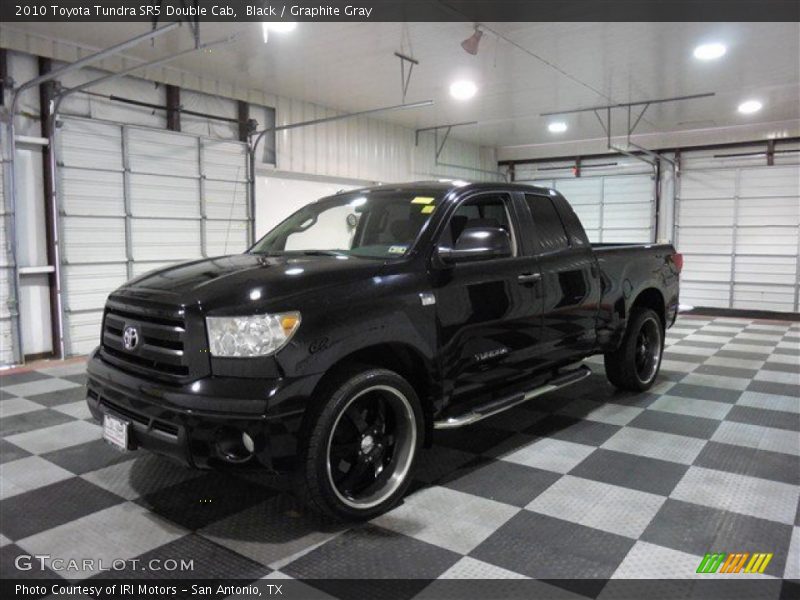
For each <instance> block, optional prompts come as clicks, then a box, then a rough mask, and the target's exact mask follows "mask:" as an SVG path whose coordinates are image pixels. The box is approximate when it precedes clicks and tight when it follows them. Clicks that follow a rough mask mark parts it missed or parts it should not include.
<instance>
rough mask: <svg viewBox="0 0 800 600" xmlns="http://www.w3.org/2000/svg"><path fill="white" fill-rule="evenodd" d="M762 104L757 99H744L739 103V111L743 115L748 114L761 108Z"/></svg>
mask: <svg viewBox="0 0 800 600" xmlns="http://www.w3.org/2000/svg"><path fill="white" fill-rule="evenodd" d="M762 106H763V104H761V102H759V101H758V100H746V101H744V102H742V103H741V104H740V105H739V112H740V113H742V114H743V115H750V114H753V113H754V112H758V111H760V110H761V107H762Z"/></svg>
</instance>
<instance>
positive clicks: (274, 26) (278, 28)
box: [261, 21, 297, 44]
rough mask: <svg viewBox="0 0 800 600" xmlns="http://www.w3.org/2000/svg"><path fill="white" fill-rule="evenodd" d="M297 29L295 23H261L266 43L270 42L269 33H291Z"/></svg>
mask: <svg viewBox="0 0 800 600" xmlns="http://www.w3.org/2000/svg"><path fill="white" fill-rule="evenodd" d="M295 29H297V23H295V22H294V21H269V22H268V23H261V31H262V32H263V34H264V43H265V44H266V43H267V42H268V41H269V32H270V31H274V32H275V33H289V32H290V31H294V30H295Z"/></svg>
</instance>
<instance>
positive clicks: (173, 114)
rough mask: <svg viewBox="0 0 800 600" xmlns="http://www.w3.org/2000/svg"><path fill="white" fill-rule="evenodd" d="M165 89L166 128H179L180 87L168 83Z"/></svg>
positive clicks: (172, 129)
mask: <svg viewBox="0 0 800 600" xmlns="http://www.w3.org/2000/svg"><path fill="white" fill-rule="evenodd" d="M166 90H167V129H169V130H170V131H180V130H181V88H179V87H178V86H177V85H168V86H167V87H166Z"/></svg>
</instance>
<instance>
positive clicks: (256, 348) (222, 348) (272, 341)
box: [206, 312, 300, 357]
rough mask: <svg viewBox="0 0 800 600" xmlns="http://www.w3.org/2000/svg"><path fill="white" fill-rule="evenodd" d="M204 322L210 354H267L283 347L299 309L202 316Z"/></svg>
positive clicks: (294, 329) (227, 355) (289, 336)
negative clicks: (282, 311)
mask: <svg viewBox="0 0 800 600" xmlns="http://www.w3.org/2000/svg"><path fill="white" fill-rule="evenodd" d="M206 326H207V328H208V347H209V351H210V352H211V355H212V356H224V357H232V356H238V357H250V356H269V355H270V354H274V353H275V352H277V351H278V350H280V349H281V348H283V347H284V346H285V345H286V343H287V342H288V341H289V340H290V339H291V337H292V335H293V334H294V332H295V331H297V328H298V327H299V326H300V313H299V312H285V313H277V314H274V315H252V316H248V317H206Z"/></svg>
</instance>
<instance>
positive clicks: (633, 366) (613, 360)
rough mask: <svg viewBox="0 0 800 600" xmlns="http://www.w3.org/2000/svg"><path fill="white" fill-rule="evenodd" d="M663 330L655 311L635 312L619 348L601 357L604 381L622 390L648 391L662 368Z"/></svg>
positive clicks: (644, 309)
mask: <svg viewBox="0 0 800 600" xmlns="http://www.w3.org/2000/svg"><path fill="white" fill-rule="evenodd" d="M663 353H664V326H663V325H662V324H661V319H659V318H658V315H657V314H656V313H655V311H654V310H651V309H649V308H636V309H634V310H633V311H632V313H631V317H630V320H629V321H628V327H627V329H626V330H625V335H624V337H623V338H622V343H621V344H620V346H619V348H617V349H616V350H614V351H613V352H608V353H606V354H605V355H604V363H605V368H606V377H608V380H609V381H610V382H611V383H612V384H614V385H615V386H616V387H618V388H620V389H622V390H630V391H634V392H643V391H645V390H649V389H650V388H651V387H652V386H653V383H655V380H656V377H658V371H659V369H660V368H661V357H662V355H663Z"/></svg>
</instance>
